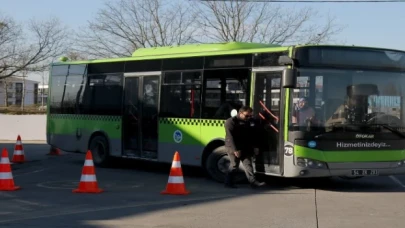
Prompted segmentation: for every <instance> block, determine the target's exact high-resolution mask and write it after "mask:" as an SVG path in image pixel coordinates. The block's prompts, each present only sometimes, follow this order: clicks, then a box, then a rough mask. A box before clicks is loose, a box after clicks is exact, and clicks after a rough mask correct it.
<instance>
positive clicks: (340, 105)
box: [290, 69, 405, 132]
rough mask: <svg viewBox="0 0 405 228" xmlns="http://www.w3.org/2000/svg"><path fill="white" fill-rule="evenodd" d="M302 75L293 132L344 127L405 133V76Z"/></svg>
mask: <svg viewBox="0 0 405 228" xmlns="http://www.w3.org/2000/svg"><path fill="white" fill-rule="evenodd" d="M298 72H299V74H298V75H299V76H298V79H297V87H296V88H295V89H293V91H292V93H293V95H292V97H293V98H292V101H293V102H292V105H291V107H290V108H291V110H292V111H291V115H292V116H291V118H290V127H295V128H293V129H302V128H306V129H309V131H326V132H328V131H332V130H333V129H334V128H342V127H343V128H345V127H346V128H348V129H349V128H350V127H353V126H361V127H363V129H364V127H369V128H370V129H371V127H376V126H380V127H381V126H383V125H386V126H389V127H390V128H394V129H397V130H399V131H404V130H403V127H404V125H405V102H404V95H405V73H404V72H392V71H390V72H388V71H387V72H385V71H364V70H343V69H341V70H333V69H299V71H298ZM297 127H298V128H297ZM369 131H371V130H369Z"/></svg>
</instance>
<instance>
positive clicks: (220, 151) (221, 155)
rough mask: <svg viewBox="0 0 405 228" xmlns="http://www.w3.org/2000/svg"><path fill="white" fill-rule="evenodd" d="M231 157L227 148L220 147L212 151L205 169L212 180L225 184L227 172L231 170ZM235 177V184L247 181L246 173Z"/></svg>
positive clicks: (240, 172)
mask: <svg viewBox="0 0 405 228" xmlns="http://www.w3.org/2000/svg"><path fill="white" fill-rule="evenodd" d="M229 164H230V160H229V156H228V154H227V153H226V148H225V146H220V147H218V148H216V149H214V150H213V151H212V153H211V154H210V155H209V156H208V158H207V161H206V162H205V169H206V170H207V172H208V174H209V175H210V176H211V178H212V179H214V180H216V181H218V182H221V183H224V181H225V175H226V172H227V171H228V169H229ZM238 171H239V172H238V173H237V174H236V175H235V177H234V181H235V183H240V182H242V181H244V180H246V176H245V173H244V172H243V171H242V170H238Z"/></svg>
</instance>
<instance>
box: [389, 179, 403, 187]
mask: <svg viewBox="0 0 405 228" xmlns="http://www.w3.org/2000/svg"><path fill="white" fill-rule="evenodd" d="M390 178H391V180H393V181H394V182H395V183H397V184H398V185H399V186H401V187H402V188H405V184H403V183H402V182H401V181H400V180H398V178H396V177H394V176H390Z"/></svg>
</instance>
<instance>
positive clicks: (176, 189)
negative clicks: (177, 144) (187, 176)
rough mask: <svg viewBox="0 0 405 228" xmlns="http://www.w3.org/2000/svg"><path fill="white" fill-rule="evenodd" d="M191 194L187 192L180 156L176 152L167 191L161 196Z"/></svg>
mask: <svg viewBox="0 0 405 228" xmlns="http://www.w3.org/2000/svg"><path fill="white" fill-rule="evenodd" d="M189 193H190V191H188V190H186V186H185V184H184V178H183V171H182V169H181V162H180V154H179V152H177V151H176V153H175V154H174V157H173V162H172V167H171V169H170V175H169V180H168V183H167V186H166V190H164V191H162V192H161V194H170V195H188V194H189Z"/></svg>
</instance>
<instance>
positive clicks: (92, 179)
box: [73, 150, 103, 193]
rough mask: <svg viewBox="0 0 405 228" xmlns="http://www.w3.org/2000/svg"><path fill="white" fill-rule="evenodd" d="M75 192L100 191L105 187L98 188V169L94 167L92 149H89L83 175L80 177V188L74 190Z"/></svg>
mask: <svg viewBox="0 0 405 228" xmlns="http://www.w3.org/2000/svg"><path fill="white" fill-rule="evenodd" d="M73 192H74V193H100V192H103V189H100V188H98V184H97V178H96V171H95V169H94V163H93V156H92V154H91V151H90V150H88V151H87V154H86V159H85V161H84V166H83V170H82V176H81V178H80V183H79V188H77V189H74V190H73Z"/></svg>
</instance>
